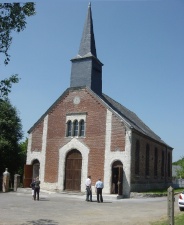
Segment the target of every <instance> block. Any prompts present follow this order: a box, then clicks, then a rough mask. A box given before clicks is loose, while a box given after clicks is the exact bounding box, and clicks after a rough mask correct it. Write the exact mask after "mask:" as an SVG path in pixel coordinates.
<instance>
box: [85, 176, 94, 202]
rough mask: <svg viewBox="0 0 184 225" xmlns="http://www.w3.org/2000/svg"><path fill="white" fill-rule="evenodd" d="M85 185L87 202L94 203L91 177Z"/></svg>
mask: <svg viewBox="0 0 184 225" xmlns="http://www.w3.org/2000/svg"><path fill="white" fill-rule="evenodd" d="M85 185H86V201H87V202H88V201H90V202H92V190H91V176H88V178H87V179H86V182H85ZM89 198H90V200H89Z"/></svg>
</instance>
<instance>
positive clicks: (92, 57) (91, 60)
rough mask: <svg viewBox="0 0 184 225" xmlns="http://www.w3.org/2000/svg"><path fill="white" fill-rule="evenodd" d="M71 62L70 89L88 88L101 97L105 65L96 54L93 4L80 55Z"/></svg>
mask: <svg viewBox="0 0 184 225" xmlns="http://www.w3.org/2000/svg"><path fill="white" fill-rule="evenodd" d="M71 62H72V70H71V78H70V87H81V86H88V87H89V88H91V90H93V91H94V92H96V93H97V94H99V95H101V93H102V66H103V64H102V63H101V62H100V61H99V60H98V58H97V53H96V47H95V37H94V32H93V20H92V12H91V3H89V5H88V12H87V17H86V21H85V24H84V30H83V34H82V39H81V43H80V48H79V52H78V55H77V56H76V57H75V58H73V59H71Z"/></svg>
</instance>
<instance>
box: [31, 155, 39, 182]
mask: <svg viewBox="0 0 184 225" xmlns="http://www.w3.org/2000/svg"><path fill="white" fill-rule="evenodd" d="M32 165H33V178H36V177H39V175H40V162H39V161H38V160H37V159H35V160H34V161H33V162H32Z"/></svg>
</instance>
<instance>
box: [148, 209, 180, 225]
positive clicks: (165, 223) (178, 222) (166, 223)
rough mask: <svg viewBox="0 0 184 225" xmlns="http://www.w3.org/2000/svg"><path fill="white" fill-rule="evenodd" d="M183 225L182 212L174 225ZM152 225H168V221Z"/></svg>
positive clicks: (175, 219) (176, 216)
mask: <svg viewBox="0 0 184 225" xmlns="http://www.w3.org/2000/svg"><path fill="white" fill-rule="evenodd" d="M183 224H184V212H180V213H179V214H177V215H175V217H174V225H183ZM151 225H168V221H167V220H162V221H158V222H154V223H151Z"/></svg>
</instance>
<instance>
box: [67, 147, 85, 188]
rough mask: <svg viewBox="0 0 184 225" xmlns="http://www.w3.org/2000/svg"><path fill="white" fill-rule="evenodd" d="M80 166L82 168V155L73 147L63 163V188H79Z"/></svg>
mask: <svg viewBox="0 0 184 225" xmlns="http://www.w3.org/2000/svg"><path fill="white" fill-rule="evenodd" d="M81 168H82V155H81V153H80V152H79V151H78V150H76V149H73V150H71V151H70V152H69V153H68V154H67V156H66V163H65V182H64V189H65V190H68V191H80V190H81V186H80V185H81Z"/></svg>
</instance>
